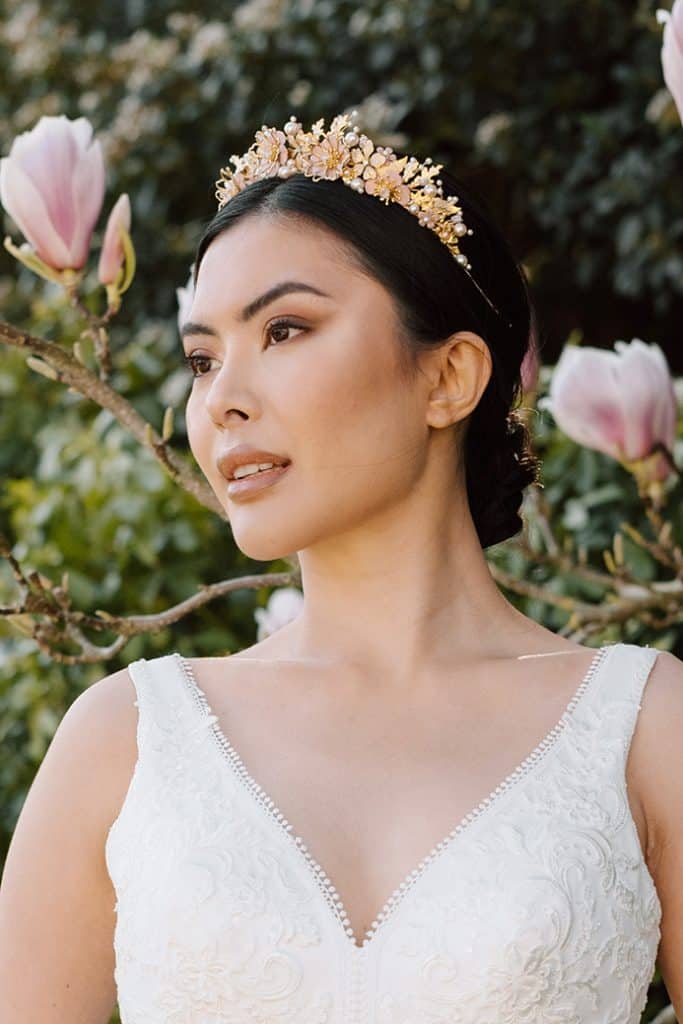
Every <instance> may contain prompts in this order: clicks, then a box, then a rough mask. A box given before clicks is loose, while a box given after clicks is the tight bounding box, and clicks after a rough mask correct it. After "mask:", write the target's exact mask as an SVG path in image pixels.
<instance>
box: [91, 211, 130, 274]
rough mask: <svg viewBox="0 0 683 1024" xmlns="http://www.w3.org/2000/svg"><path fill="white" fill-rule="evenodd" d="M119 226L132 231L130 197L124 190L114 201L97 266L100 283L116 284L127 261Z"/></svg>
mask: <svg viewBox="0 0 683 1024" xmlns="http://www.w3.org/2000/svg"><path fill="white" fill-rule="evenodd" d="M119 227H121V228H123V230H124V231H126V232H127V233H128V232H130V199H129V198H128V194H127V193H126V192H124V193H123V194H122V195H120V196H119V198H118V199H117V200H116V202H115V203H114V205H113V207H112V209H111V213H110V214H109V219H108V220H107V227H106V229H105V232H104V241H103V243H102V251H101V253H100V260H99V263H98V266H97V279H98V281H99V282H100V284H114V282H115V281H116V279H117V278H118V276H119V272H120V270H121V268H122V267H123V264H124V261H125V252H124V249H123V242H122V240H121V235H120V234H119Z"/></svg>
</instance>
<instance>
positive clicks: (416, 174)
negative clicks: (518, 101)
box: [216, 110, 501, 316]
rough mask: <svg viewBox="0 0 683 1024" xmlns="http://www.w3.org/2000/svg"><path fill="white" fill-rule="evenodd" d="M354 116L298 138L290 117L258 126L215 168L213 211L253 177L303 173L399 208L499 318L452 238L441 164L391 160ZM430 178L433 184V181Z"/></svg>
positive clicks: (451, 203)
mask: <svg viewBox="0 0 683 1024" xmlns="http://www.w3.org/2000/svg"><path fill="white" fill-rule="evenodd" d="M357 115H358V111H357V110H352V111H351V113H350V114H338V115H337V116H336V117H335V118H334V119H333V120H332V121H331V123H330V127H329V129H327V130H325V128H324V124H325V119H324V118H322V117H321V118H320V119H319V120H318V121H316V122H315V124H314V125H313V126H312V128H311V130H310V132H305V131H304V130H303V126H302V124H301V122H300V121H297V119H296V117H295V116H294V115H293V114H290V116H289V120H288V121H287V122H286V124H285V125H284V129H283V130H281V129H279V128H269V127H267V126H266V125H265V124H264V125H262V126H261V128H260V130H259V131H257V132H256V135H255V137H254V142H253V143H252V144H251V146H250V147H249V149H248V150H247V151H246V153H244V154H243V155H242V156H237V155H235V154H233V155H232V156H231V157H230V162H231V163H232V164H234V170H233V169H232V168H230V167H222V168H221V172H220V173H221V176H220V178H218V180H217V181H216V198H217V199H218V209H219V210H220V209H221V207H223V206H225V204H226V203H227V202H228V201H229V200H230V199H232V197H233V196H235V195H237V193H238V192H241V191H242V189H244V188H246V187H247V185H250V184H251V183H252V182H253V181H257V180H259V179H260V178H273V177H277V178H288V177H290V176H291V175H293V174H303V175H305V176H306V177H308V178H312V179H313V181H320V180H321V179H323V178H324V179H326V180H328V181H336V180H340V181H343V182H344V184H345V185H348V186H349V187H350V188H352V189H355V191H356V192H365V193H367V194H368V195H372V196H376V197H377V198H378V199H381V200H382V201H383V202H384V203H385V204H386V205H388V204H389V203H391V202H393V203H400V205H401V206H403V208H404V209H406V210H408V212H409V213H412V214H413V215H414V216H415V217H417V219H418V221H419V222H420V224H422V225H423V226H424V227H427V228H429V229H430V230H431V231H433V232H434V233H435V234H436V235H438V236H439V238H440V239H441V241H442V242H443V243H444V245H446V246H447V248H448V249H449V251H450V252H451V254H452V255H453V256H454V258H455V259H456V260H457V262H458V263H459V264H460V266H461V267H462V268H463V270H464V271H465V273H466V274H467V275H468V277H469V278H470V280H471V281H472V283H473V284H474V286H475V287H476V288H477V290H478V291H479V292H480V293H481V295H482V296H483V297H484V299H485V300H486V302H487V303H488V304H489V306H490V307H491V308H492V309H493V310H495V312H496V313H498V315H499V316H500V315H501V314H500V311H499V310H498V309H497V308H496V306H494V304H493V303H492V302H491V300H490V299H489V297H488V296H487V295H486V293H485V292H484V291H483V290H482V288H480V286H479V285H478V284H477V282H476V281H475V279H474V278H473V277H472V274H471V273H470V270H471V269H472V264H471V263H470V261H469V259H468V258H467V256H466V255H465V253H462V252H461V251H460V239H461V238H463V237H464V236H466V235H471V234H473V232H472V229H471V228H468V227H467V225H466V224H465V222H464V221H463V215H462V208H461V207H460V206H458V197H457V196H444V194H443V186H442V182H441V179H440V178H439V177H437V175H438V174H439V171H440V170H441V168H442V167H443V164H434V163H432V159H431V157H427V159H426V160H425V161H424V163H420V161H419V160H416V159H415V157H412V156H410V157H409V156H402V157H398V156H396V154H395V153H394V151H393V150H392V148H391V146H375V144H374V142H373V141H372V140H371V139H369V138H368V136H367V135H365V134H364V133H362V132H361V131H360V130H359V128H358V125H357V124H353V121H354V119H355V118H356V117H357ZM434 179H436V181H435V180H434Z"/></svg>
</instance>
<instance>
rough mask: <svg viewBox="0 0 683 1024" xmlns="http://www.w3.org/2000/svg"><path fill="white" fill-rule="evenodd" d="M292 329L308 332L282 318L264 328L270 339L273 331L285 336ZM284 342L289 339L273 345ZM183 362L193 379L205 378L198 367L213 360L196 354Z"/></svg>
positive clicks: (278, 341)
mask: <svg viewBox="0 0 683 1024" xmlns="http://www.w3.org/2000/svg"><path fill="white" fill-rule="evenodd" d="M292 328H293V329H294V330H295V331H306V330H308V328H307V327H302V326H301V325H300V324H296V323H294V321H293V320H289V319H288V318H287V317H284V318H282V319H280V320H273V321H272V323H270V324H268V325H267V327H266V334H267V335H268V336H269V337H270V338H272V337H273V334H272V332H273V331H284V332H285V334H286V333H287V331H290V330H292ZM284 341H289V339H288V338H286V337H285V338H282V337H281V338H279V339H278V338H276V339H275V345H280V344H282V342H284ZM273 347H274V346H273V345H268V346H267V348H273ZM183 362H184V363H185V365H186V366H189V368H190V370H191V371H192V376H193V377H205V376H206V374H207V373H208V370H207V371H206V373H204V372H202V371H201V370H200V369H199V367H200V366H201V364H202V363H211V362H213V360H212V358H211V356H203V355H199V354H197V355H194V354H192V355H189V356H183Z"/></svg>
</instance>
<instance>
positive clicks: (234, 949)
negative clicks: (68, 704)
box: [105, 643, 661, 1024]
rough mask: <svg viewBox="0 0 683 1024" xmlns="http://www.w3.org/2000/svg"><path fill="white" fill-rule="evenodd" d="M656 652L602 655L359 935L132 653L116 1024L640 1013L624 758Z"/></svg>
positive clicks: (166, 673)
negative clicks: (132, 758) (134, 711)
mask: <svg viewBox="0 0 683 1024" xmlns="http://www.w3.org/2000/svg"><path fill="white" fill-rule="evenodd" d="M657 653H658V652H657V650H656V649H655V648H650V647H640V646H637V645H635V644H629V643H616V644H612V645H608V646H605V647H602V648H600V649H599V650H598V651H597V652H596V654H595V656H594V658H593V660H592V663H591V666H590V668H589V670H588V672H587V674H586V676H585V677H584V678H583V680H582V681H581V683H580V685H579V687H578V689H577V690H576V692H575V694H574V696H573V698H572V700H571V701H570V702H569V704H568V705H567V708H566V710H565V711H564V713H563V715H562V717H561V719H560V720H559V721H558V723H557V725H556V726H555V727H554V728H553V729H551V731H550V732H549V733H548V734H547V735H546V737H545V738H544V739H543V740H542V741H541V742H540V743H539V745H538V746H537V747H536V748H535V749H534V750H533V751H532V752H531V753H530V754H529V755H528V757H526V758H525V760H524V761H523V762H521V764H519V765H518V766H517V768H515V770H514V771H513V772H511V773H510V775H508V776H507V778H506V779H504V780H503V781H502V782H501V783H500V785H499V786H498V787H497V788H496V789H495V790H494V791H493V792H492V793H491V794H490V795H489V796H488V797H487V798H486V799H485V800H483V801H482V802H481V803H480V804H479V805H478V806H477V807H476V808H474V809H473V810H472V812H470V814H468V815H466V816H465V817H464V818H463V819H462V820H461V821H460V822H458V823H457V824H456V825H455V827H454V829H453V831H452V832H451V833H450V834H449V836H447V837H445V838H444V840H442V842H440V843H438V844H437V845H436V846H435V847H434V848H433V849H432V850H431V851H430V852H429V853H428V854H427V856H426V857H425V858H424V860H423V861H422V862H421V863H420V864H419V865H417V866H416V868H415V870H414V871H412V872H411V873H410V874H409V875H408V876H407V878H406V879H405V880H404V882H403V883H402V884H401V885H400V886H399V887H398V888H397V889H396V890H395V892H394V893H393V894H392V896H391V897H390V899H389V900H388V901H387V903H386V904H385V906H384V908H383V910H382V912H381V914H380V915H379V916H378V919H377V921H376V922H374V923H373V927H372V929H370V931H369V932H368V933H367V934H366V936H365V939H364V941H363V944H362V945H360V946H359V945H358V944H357V943H356V940H355V938H354V937H353V932H352V930H351V928H350V926H349V922H348V917H347V915H346V913H345V910H344V907H343V904H342V901H341V899H340V898H339V895H338V894H337V892H336V890H335V888H334V885H333V882H332V880H330V879H329V878H327V876H326V875H325V872H324V869H323V866H321V865H320V864H318V863H317V862H316V861H315V860H314V859H313V857H312V856H311V854H310V853H309V851H308V850H307V849H306V845H305V838H304V837H301V836H298V835H296V833H295V832H294V830H293V827H292V825H291V824H290V823H289V822H287V820H286V819H285V818H284V816H283V815H282V814H281V813H280V812H279V810H278V808H277V807H276V806H275V805H274V803H273V801H272V800H271V799H270V798H269V797H268V794H267V793H265V791H264V790H263V789H262V787H261V786H260V785H259V784H258V782H257V780H255V779H253V778H252V777H251V775H250V774H249V772H248V770H247V768H246V766H245V765H244V763H243V762H242V760H241V758H240V756H239V754H238V753H237V751H236V750H235V749H234V747H233V746H232V744H231V743H230V741H229V739H228V738H227V736H226V735H225V734H224V733H223V732H222V731H221V728H220V726H219V724H218V719H217V717H216V715H215V714H213V712H212V709H211V708H210V706H209V704H208V703H207V700H206V695H205V694H204V692H203V691H202V690H201V689H200V688H199V686H198V685H197V683H196V681H195V679H194V676H193V673H192V669H191V666H190V663H189V662H188V661H187V660H186V659H184V658H182V657H181V655H179V654H177V653H172V654H168V655H164V656H161V657H157V658H153V659H150V660H147V659H144V658H141V659H139V660H138V661H134V662H132V663H131V664H130V665H129V666H128V670H129V673H130V675H131V678H132V680H133V683H134V686H135V690H136V696H137V700H136V702H135V703H136V705H137V708H138V726H137V745H138V758H137V762H136V765H135V769H134V772H133V776H132V778H131V782H130V786H129V788H128V791H127V793H126V796H125V799H124V801H123V805H122V807H121V810H120V813H119V815H118V817H117V819H116V820H115V821H114V823H113V825H112V826H111V829H110V831H109V834H108V836H107V842H106V847H105V854H106V862H107V868H108V871H109V874H110V876H111V879H112V882H113V885H114V889H115V892H116V897H117V901H116V906H115V910H116V912H117V920H116V930H115V936H114V948H115V954H116V967H115V980H116V984H117V991H118V1001H119V1010H120V1014H121V1021H122V1024H276V1022H277V1024H638V1022H639V1021H640V1019H641V1014H642V1011H643V1009H644V1007H645V1003H646V999H647V991H648V986H649V983H650V981H651V980H652V975H653V971H654V966H655V959H656V954H657V949H658V944H659V939H660V929H659V926H660V921H661V905H660V902H659V899H658V896H657V891H656V889H655V886H654V883H653V880H652V878H651V876H650V873H649V871H648V869H647V866H646V864H645V861H644V859H643V855H642V850H641V846H640V842H639V838H638V833H637V830H636V826H635V822H634V820H633V817H632V815H631V812H630V808H629V803H628V799H627V789H626V777H625V769H626V761H627V757H628V751H629V747H630V743H631V738H632V735H633V731H634V728H635V723H636V719H637V715H638V711H639V709H640V706H641V705H640V701H641V696H642V692H643V689H644V686H645V684H646V682H647V679H648V677H649V674H650V670H651V668H652V665H653V663H654V661H655V659H656V656H657Z"/></svg>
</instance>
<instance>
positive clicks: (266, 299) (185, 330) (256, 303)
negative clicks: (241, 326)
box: [180, 281, 332, 338]
mask: <svg viewBox="0 0 683 1024" xmlns="http://www.w3.org/2000/svg"><path fill="white" fill-rule="evenodd" d="M290 292H311V293H312V294H313V295H320V296H322V298H324V299H331V298H332V296H331V295H328V294H327V292H323V291H321V290H320V288H316V287H315V286H314V285H312V284H306V282H305V281H280V283H279V284H276V285H273V287H272V288H269V289H268V291H267V292H264V293H263V295H259V296H258V298H256V299H253V300H252V301H251V302H250V303H249V304H248V305H246V306H245V307H244V309H243V310H242V311H241V312H240V313H238V314H237V320H238V321H239V322H240V323H246V322H247V320H251V318H252V317H254V316H256V314H257V313H258V312H259V311H260V310H262V309H263V308H264V306H267V305H268V304H269V303H271V302H274V301H275V299H279V298H280V297H281V296H282V295H288V294H289V293H290ZM190 334H210V335H213V337H215V338H217V337H218V336H219V335H218V331H217V330H216V329H215V328H213V327H210V326H209V325H208V324H200V323H195V321H193V320H188V321H187V322H186V323H184V324H183V326H182V328H181V331H180V336H181V337H182V338H185V337H187V336H188V335H190Z"/></svg>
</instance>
